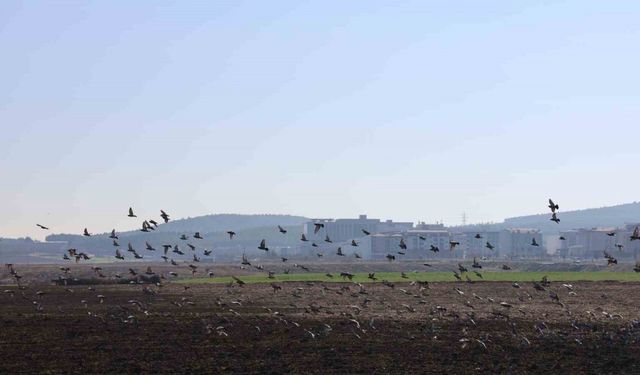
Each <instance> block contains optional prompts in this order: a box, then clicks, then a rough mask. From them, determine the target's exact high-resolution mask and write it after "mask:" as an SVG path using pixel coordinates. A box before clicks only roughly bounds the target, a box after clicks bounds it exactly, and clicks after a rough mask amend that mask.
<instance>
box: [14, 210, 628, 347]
mask: <svg viewBox="0 0 640 375" xmlns="http://www.w3.org/2000/svg"><path fill="white" fill-rule="evenodd" d="M548 207H549V208H550V209H551V214H552V217H551V220H552V221H554V222H556V223H559V222H560V219H559V218H558V213H557V211H558V210H559V206H558V205H557V204H555V203H554V202H553V201H552V200H551V199H549V206H548ZM127 216H128V217H130V218H136V217H137V216H136V215H135V214H134V211H133V209H132V208H129V211H128V215H127ZM160 217H161V218H162V220H163V221H164V223H168V222H169V220H170V216H169V215H168V214H167V213H166V212H165V211H163V210H160ZM36 225H37V226H38V227H39V228H41V229H43V230H48V229H49V228H48V227H46V226H44V225H41V224H36ZM157 226H158V222H157V221H155V220H144V221H143V223H142V228H141V231H143V232H150V231H154V230H156V228H157ZM323 228H324V224H323V223H315V226H314V233H315V234H318V233H320V231H321V230H322V229H323ZM277 229H278V231H279V232H280V233H282V234H285V233H287V230H286V229H285V228H283V227H282V226H278V228H277ZM362 231H363V234H365V235H370V234H371V233H370V232H368V231H366V230H362ZM227 234H228V235H229V239H230V240H233V239H234V237H235V236H236V232H234V231H232V230H230V231H227ZM83 235H84V236H86V237H90V236H92V234H91V233H90V232H89V231H88V229H87V228H85V229H84V231H83ZM607 235H609V236H613V235H615V232H612V233H607ZM192 237H193V239H195V240H201V239H203V237H202V235H201V233H200V232H195V233H194V234H193V236H192ZM109 238H110V239H111V240H112V241H113V245H114V247H116V250H115V258H117V259H119V260H124V259H125V257H124V255H123V254H122V252H121V251H120V250H119V246H120V244H119V243H118V241H119V238H118V234H117V233H116V231H115V230H112V231H111V234H110V236H109ZM475 238H476V239H482V236H481V235H480V234H479V233H478V234H477V235H476V236H475ZM179 239H180V240H181V241H188V240H189V237H188V236H187V235H185V234H183V235H181V236H180V237H179ZM421 239H422V240H425V238H424V237H422V238H421ZM561 239H563V238H561ZM630 240H631V241H634V240H640V230H639V229H638V228H635V230H634V231H633V234H632V235H631V238H630ZM301 241H303V242H307V241H308V239H307V238H306V237H305V235H304V234H302V236H301ZM325 242H327V243H332V240H331V239H330V238H329V236H328V235H327V236H325ZM185 243H186V245H187V247H188V248H189V249H190V250H191V251H193V254H192V259H193V263H197V262H199V261H200V259H199V258H198V256H197V254H196V246H193V245H191V244H190V243H189V242H185ZM179 245H180V244H172V245H169V244H166V245H162V248H163V250H164V254H163V256H162V258H163V259H164V261H165V262H168V263H169V262H170V263H171V264H172V265H174V266H178V265H179V263H178V262H176V261H175V260H173V259H172V258H169V256H168V255H169V251H171V252H172V253H174V254H177V255H185V252H184V251H182V250H181V248H180V246H179ZM313 245H315V243H314V244H313ZM457 245H459V242H457V241H453V240H452V241H450V242H449V247H450V250H451V251H453V250H455V248H456V246H457ZM531 245H532V246H539V244H538V243H537V242H536V241H535V238H533V239H532V243H531ZM351 246H354V247H357V246H358V243H357V242H356V241H355V240H352V241H351ZM398 246H399V251H398V254H399V255H404V251H405V250H407V244H406V243H405V242H404V240H402V239H401V240H400V243H399V245H398ZM127 247H128V249H127V252H130V253H132V254H133V257H134V258H136V259H139V258H142V256H141V255H140V254H139V253H138V252H137V251H136V250H135V249H134V248H133V247H132V246H131V244H128V246H127ZM486 247H487V248H489V249H490V250H493V249H494V246H493V245H492V244H491V243H489V242H486ZM257 248H258V249H259V250H262V251H265V252H267V251H269V247H268V246H267V243H266V241H265V240H264V239H263V240H262V241H260V243H259V245H258V246H257ZM146 250H149V251H155V250H156V249H155V248H154V247H153V246H152V245H151V244H150V243H149V242H147V243H146ZM429 250H430V251H433V252H438V251H440V249H438V248H437V246H434V245H431V246H430V249H429ZM620 250H622V248H620ZM203 254H204V255H205V256H208V255H211V250H204V253H203ZM336 254H337V255H338V256H345V253H344V252H343V251H342V249H341V247H338V248H337V250H336ZM318 256H321V255H320V253H318ZM354 256H355V257H357V258H360V255H359V254H357V253H354ZM605 258H606V259H607V263H608V265H612V264H617V260H616V259H615V258H614V257H613V256H612V255H610V254H608V253H607V252H606V251H605ZM64 259H66V260H72V259H75V261H76V262H79V261H81V260H88V259H90V257H89V255H88V254H86V253H84V252H79V251H78V250H76V249H69V250H68V251H67V253H65V254H64ZM281 259H282V262H287V261H288V259H287V258H284V257H283V258H281ZM387 259H388V260H389V261H393V260H395V259H396V258H395V255H394V254H388V255H387ZM193 263H191V264H189V265H188V267H189V269H190V270H191V272H192V274H193V275H195V274H196V272H197V269H198V266H196V265H194V264H193ZM6 266H7V268H8V270H9V273H10V274H11V276H12V277H13V278H14V279H15V281H16V283H17V285H18V287H19V289H20V290H22V291H23V292H22V297H23V298H24V299H27V300H30V299H29V298H28V297H27V296H26V294H25V293H24V290H26V289H27V287H26V286H25V285H22V284H21V279H22V276H21V275H20V274H19V273H18V272H17V271H16V269H15V267H14V266H13V265H12V264H7V265H6ZM245 266H248V267H254V268H256V269H258V270H263V267H262V266H254V265H252V264H251V262H249V260H248V259H247V258H246V256H245V255H244V254H243V256H242V264H241V267H243V268H244V267H245ZM425 266H430V265H429V264H427V263H425ZM294 267H298V268H300V269H302V270H304V271H309V268H308V267H306V266H304V265H298V264H294ZM470 268H471V272H470V271H469V268H467V267H466V266H464V265H463V264H461V263H458V269H457V270H454V271H453V275H454V276H455V278H456V279H457V280H459V281H466V282H468V283H473V282H475V281H474V280H473V279H472V278H470V277H469V275H470V274H473V275H475V276H476V277H477V278H479V279H481V278H482V274H481V272H480V270H481V269H482V265H481V264H480V263H479V262H478V261H477V259H475V258H474V259H473V263H472V264H471V266H470ZM60 269H61V270H62V271H63V272H64V274H65V275H66V276H68V275H69V274H70V267H61V268H60ZM92 269H93V271H94V272H95V273H96V274H97V275H98V276H99V277H106V276H105V275H104V274H103V273H102V267H99V266H93V267H92ZM502 269H503V270H510V269H511V268H510V267H509V266H507V265H506V264H505V265H503V266H502ZM634 271H635V272H640V264H636V266H635V267H634ZM205 272H208V275H209V276H210V277H211V276H213V272H210V271H209V269H207V270H206V271H205ZM284 272H285V273H288V272H289V271H288V270H285V271H284ZM129 273H130V274H131V276H133V277H136V278H137V281H133V280H131V281H130V282H131V283H137V282H140V283H144V284H149V283H150V280H151V283H155V285H156V286H157V287H158V288H160V287H161V286H162V285H163V284H162V281H161V280H162V279H165V277H164V275H162V274H160V275H157V274H156V273H155V272H153V271H152V269H151V267H150V266H149V267H147V270H146V271H145V272H144V273H143V272H139V271H136V270H134V269H132V268H130V269H129ZM169 274H170V275H171V276H174V277H176V276H178V274H177V273H176V272H173V271H171V272H170V273H169ZM268 275H269V278H270V279H275V278H276V277H275V273H274V272H273V271H268ZM326 276H327V277H330V278H332V277H334V276H333V275H332V274H331V273H327V274H326ZM354 276H355V275H354V274H352V273H350V272H341V273H340V277H342V278H343V279H344V280H350V281H352V280H353V278H354ZM463 276H464V279H465V280H463ZM121 277H122V276H121V275H119V274H116V278H121ZM140 277H143V278H142V279H141V278H140ZM144 277H146V279H144ZM401 277H402V278H403V279H409V277H408V276H407V275H406V274H405V273H404V272H401ZM368 278H369V279H371V280H372V281H376V280H378V278H377V277H376V274H375V272H371V273H369V274H368ZM232 279H233V281H231V283H230V284H229V285H228V287H232V286H234V285H238V286H240V287H241V286H243V285H244V284H245V281H243V280H242V279H240V278H239V277H236V276H232ZM64 280H65V281H64V283H63V284H62V285H65V286H66V285H67V284H66V281H67V280H70V278H68V277H67V278H65V279H64ZM355 284H356V285H358V286H359V288H360V292H359V293H352V296H360V295H365V296H366V295H367V293H366V292H365V291H364V286H363V285H362V284H360V283H355ZM382 284H384V285H386V286H389V287H390V288H392V289H393V288H394V287H395V285H394V284H393V283H390V282H388V281H386V280H382ZM411 285H417V286H419V287H420V291H421V292H422V291H424V290H425V289H428V288H429V285H428V283H427V282H412V283H411ZM549 285H550V282H549V281H548V280H547V279H546V277H545V278H543V280H542V281H540V282H533V287H534V289H535V290H537V291H545V292H548V295H549V298H550V299H551V300H552V301H553V302H554V303H557V304H559V305H561V306H564V305H563V304H562V302H560V298H559V295H558V293H557V292H556V291H553V290H551V289H550V288H549ZM512 286H513V287H514V288H516V289H519V288H521V285H520V284H519V283H517V282H514V283H513V284H512ZM564 286H565V287H566V288H567V289H568V290H569V293H574V294H575V292H574V291H573V287H572V286H571V285H568V284H565V285H564ZM271 287H272V288H273V292H274V293H276V292H278V291H279V290H282V286H281V285H278V284H276V283H271ZM188 288H189V287H188V286H185V287H184V290H185V291H186V290H187V289H188ZM301 289H303V288H297V289H296V290H295V291H294V292H293V294H292V295H294V296H298V297H299V295H297V294H296V293H299V291H300V290H301ZM66 290H67V291H69V292H72V290H71V289H68V288H67V289H66ZM89 290H91V291H93V292H95V293H96V296H95V297H96V298H97V299H98V300H99V302H100V303H104V301H105V300H106V299H107V297H106V296H105V295H104V294H99V293H98V292H97V291H96V290H95V287H92V286H90V287H89ZM324 290H330V289H329V288H328V287H325V289H324ZM340 290H341V291H348V290H349V287H348V286H343V287H342V288H341V289H340ZM399 290H400V291H402V292H403V293H405V294H407V293H408V292H407V291H406V290H404V289H399ZM454 290H455V292H456V293H457V294H459V295H464V291H463V290H461V289H460V288H459V287H454ZM142 291H143V293H144V294H146V295H156V294H157V293H158V291H159V289H158V291H156V290H153V289H152V288H149V287H147V286H145V287H144V288H143V290H142ZM338 292H340V291H338ZM5 293H8V294H10V295H11V296H13V295H14V294H15V290H13V289H8V290H5ZM323 293H324V291H323ZM341 293H342V292H340V293H339V294H341ZM35 294H36V296H40V295H41V294H44V292H42V291H36V293H35ZM527 294H528V293H527ZM529 296H530V295H529ZM416 297H420V295H416ZM474 297H475V298H477V299H479V300H482V297H480V296H476V295H475V293H474ZM530 297H531V296H530ZM370 301H371V300H370V299H368V298H365V300H364V302H363V307H366V304H367V302H370ZM31 302H32V303H33V305H34V307H35V309H36V311H38V312H41V311H43V310H44V307H43V306H42V304H41V302H40V301H39V300H38V299H37V298H35V299H34V300H33V301H31ZM492 302H493V301H492ZM82 303H83V304H84V305H85V306H87V301H86V300H83V301H82ZM130 303H131V304H133V305H135V306H136V308H137V309H138V311H144V313H145V314H148V309H149V306H148V305H146V304H144V303H142V302H141V301H139V300H131V301H130ZM174 304H175V305H176V306H179V307H183V306H187V305H190V304H194V302H193V301H190V300H189V299H188V298H187V297H183V298H182V300H181V301H176V302H174ZM466 304H467V305H468V306H469V305H470V302H469V301H467V302H466ZM403 306H405V305H403ZM500 306H502V307H503V308H511V304H510V303H508V302H504V301H503V302H500ZM356 307H357V306H356ZM438 307H439V306H438ZM471 307H472V306H471ZM361 308H362V307H358V309H361ZM405 308H407V309H408V311H412V309H413V308H412V307H411V306H409V305H406V306H405ZM309 310H314V309H313V307H310V308H309ZM229 311H231V312H233V313H235V314H236V315H238V313H237V312H235V311H233V310H232V309H229ZM413 311H415V309H413ZM89 315H90V316H91V315H92V313H91V312H90V313H89ZM350 317H351V319H350V322H352V323H353V324H354V325H356V326H357V328H358V329H361V327H360V323H359V322H358V321H357V320H356V318H357V317H356V316H355V315H353V316H350ZM279 318H280V319H282V316H280V317H279ZM135 320H136V317H135V316H134V315H130V316H128V317H127V318H126V319H122V322H124V323H132V322H135ZM370 325H371V326H373V322H371V324H370ZM327 326H328V325H327ZM257 328H258V330H259V327H257ZM329 329H330V327H329ZM374 329H375V328H374ZM213 331H214V332H217V333H218V334H219V335H227V333H226V332H225V331H224V329H220V327H218V328H217V329H215V330H213ZM304 332H306V333H307V334H308V335H309V336H310V337H311V338H315V337H316V336H317V335H318V332H313V331H312V330H311V329H304ZM362 332H364V329H362ZM355 334H356V336H357V335H358V334H357V333H355ZM465 340H466V341H463V340H461V342H463V343H464V345H467V344H468V343H469V339H466V338H465ZM475 341H476V342H477V343H478V344H479V345H481V346H482V347H484V348H485V349H486V344H485V343H484V342H483V341H481V340H480V339H475Z"/></svg>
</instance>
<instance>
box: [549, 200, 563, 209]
mask: <svg viewBox="0 0 640 375" xmlns="http://www.w3.org/2000/svg"><path fill="white" fill-rule="evenodd" d="M548 207H549V208H550V209H551V212H556V210H559V209H560V206H558V205H557V204H555V203H553V201H552V200H551V199H549V206H548Z"/></svg>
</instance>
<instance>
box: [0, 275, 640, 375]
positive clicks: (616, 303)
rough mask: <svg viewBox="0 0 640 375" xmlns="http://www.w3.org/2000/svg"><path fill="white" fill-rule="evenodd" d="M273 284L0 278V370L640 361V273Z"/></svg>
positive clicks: (621, 370)
mask: <svg viewBox="0 0 640 375" xmlns="http://www.w3.org/2000/svg"><path fill="white" fill-rule="evenodd" d="M274 285H276V286H277V287H280V288H281V289H280V290H275V289H274V287H273V286H272V285H270V284H251V285H249V284H247V285H244V286H240V285H238V284H233V285H222V284H207V285H189V286H184V285H180V284H171V283H166V284H163V285H162V286H157V285H153V284H147V285H94V286H86V285H73V286H52V285H46V284H38V283H31V284H29V285H28V286H27V287H26V288H25V289H20V288H18V287H17V286H4V287H2V289H3V293H1V294H0V373H9V374H16V373H38V374H62V373H65V374H66V373H75V374H87V373H118V374H122V373H274V374H275V373H317V374H332V373H366V374H371V373H449V374H466V373H469V374H476V373H479V374H487V373H506V374H524V373H549V374H556V373H572V374H574V373H575V374H579V373H593V374H607V373H610V374H637V373H640V365H639V364H638V358H639V355H640V321H639V320H638V319H640V311H639V310H638V302H639V301H640V297H638V296H639V295H640V294H639V293H640V283H633V282H627V283H618V282H577V283H573V285H572V286H570V287H569V286H563V285H562V283H551V284H550V285H546V286H544V289H545V290H543V291H541V290H536V289H535V288H534V287H533V284H532V283H525V284H523V285H520V288H516V287H514V286H513V285H512V284H511V283H510V282H484V283H474V284H470V283H462V282H460V283H434V284H429V285H425V284H422V285H421V284H410V283H395V284H393V285H384V284H383V283H381V282H377V283H373V284H366V285H363V286H361V285H357V284H354V283H348V282H345V283H320V282H316V283H299V282H296V283H277V284H274ZM89 288H91V289H89ZM186 288H188V289H186ZM456 288H457V290H456ZM554 293H555V294H557V296H558V300H559V301H558V300H556V299H553V298H551V297H550V295H551V296H554Z"/></svg>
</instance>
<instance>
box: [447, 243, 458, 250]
mask: <svg viewBox="0 0 640 375" xmlns="http://www.w3.org/2000/svg"><path fill="white" fill-rule="evenodd" d="M458 245H460V242H458V241H449V250H451V251H453V250H455V249H456V246H458Z"/></svg>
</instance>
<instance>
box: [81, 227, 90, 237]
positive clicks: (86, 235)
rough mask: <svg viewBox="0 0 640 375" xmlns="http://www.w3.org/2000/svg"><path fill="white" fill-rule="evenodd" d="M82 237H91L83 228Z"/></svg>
mask: <svg viewBox="0 0 640 375" xmlns="http://www.w3.org/2000/svg"><path fill="white" fill-rule="evenodd" d="M82 235H83V236H85V237H91V233H89V231H88V230H87V228H84V232H83V233H82Z"/></svg>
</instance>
